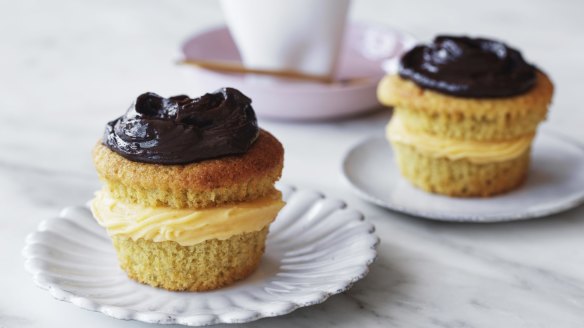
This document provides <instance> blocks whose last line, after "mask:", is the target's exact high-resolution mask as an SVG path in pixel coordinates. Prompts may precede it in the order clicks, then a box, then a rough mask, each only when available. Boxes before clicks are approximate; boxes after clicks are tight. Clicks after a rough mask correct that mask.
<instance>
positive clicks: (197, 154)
mask: <svg viewBox="0 0 584 328" xmlns="http://www.w3.org/2000/svg"><path fill="white" fill-rule="evenodd" d="M258 134H259V129H258V125H257V119H256V116H255V113H254V111H253V108H252V107H251V99H249V98H248V97H246V96H245V95H244V94H242V93H241V92H239V91H238V90H236V89H232V88H223V89H220V90H218V91H216V92H214V93H208V94H205V95H203V96H202V97H200V98H194V99H192V98H189V97H187V96H175V97H171V98H163V97H160V96H159V95H157V94H154V93H144V94H142V95H140V96H139V97H138V98H137V99H136V102H135V104H134V105H133V106H131V107H130V109H128V111H127V112H126V114H125V115H123V116H121V117H119V118H117V119H115V120H113V121H111V122H109V123H108V124H107V125H106V129H105V133H104V136H103V144H104V145H106V146H107V147H108V148H109V149H111V150H113V151H115V152H116V153H118V154H120V155H122V156H123V157H125V158H127V159H129V160H132V161H137V162H145V163H156V164H186V163H192V162H198V161H202V160H206V159H211V158H217V157H222V156H228V155H238V154H242V153H245V152H246V151H247V150H248V149H249V147H250V146H251V145H252V144H253V142H254V141H255V140H256V139H257V137H258Z"/></svg>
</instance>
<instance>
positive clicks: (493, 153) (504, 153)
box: [386, 115, 535, 164]
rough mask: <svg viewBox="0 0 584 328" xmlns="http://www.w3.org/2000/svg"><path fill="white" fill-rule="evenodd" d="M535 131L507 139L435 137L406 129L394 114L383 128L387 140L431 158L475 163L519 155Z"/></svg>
mask: <svg viewBox="0 0 584 328" xmlns="http://www.w3.org/2000/svg"><path fill="white" fill-rule="evenodd" d="M534 136H535V134H529V135H526V136H524V137H521V138H518V139H513V140H509V141H493V142H489V141H466V140H455V139H447V138H437V137H435V136H431V135H428V134H423V133H413V132H411V131H408V130H407V129H406V127H405V126H404V124H403V123H402V122H401V120H400V118H399V116H398V115H396V116H394V117H393V118H392V119H391V121H390V122H389V124H388V125H387V129H386V137H387V139H388V140H389V141H390V142H391V143H400V144H405V145H408V146H412V147H415V149H416V150H418V151H419V152H422V153H424V154H427V155H430V156H432V157H435V158H448V159H450V160H459V159H466V160H468V161H470V162H472V163H475V164H487V163H494V162H503V161H508V160H511V159H514V158H517V157H519V156H521V155H522V154H523V153H525V152H526V151H527V150H528V149H529V147H530V146H531V142H532V141H533V137H534Z"/></svg>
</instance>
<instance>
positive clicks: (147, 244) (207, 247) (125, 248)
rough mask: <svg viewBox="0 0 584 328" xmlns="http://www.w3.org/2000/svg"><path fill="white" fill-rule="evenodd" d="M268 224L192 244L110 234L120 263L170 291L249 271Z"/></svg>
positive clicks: (212, 284) (222, 281) (212, 285)
mask: <svg viewBox="0 0 584 328" xmlns="http://www.w3.org/2000/svg"><path fill="white" fill-rule="evenodd" d="M267 234H268V227H266V228H264V229H262V230H261V231H257V232H251V233H244V234H239V235H235V236H233V237H231V238H229V239H226V240H217V239H213V240H207V241H204V242H202V243H199V244H196V245H193V246H181V245H180V244H178V243H176V242H173V241H164V242H153V241H149V240H144V239H138V240H132V239H130V238H125V237H120V236H114V237H113V238H112V240H113V244H114V247H115V249H116V252H117V254H118V260H119V263H120V266H121V267H122V269H123V270H124V271H126V273H127V274H128V276H129V277H130V278H131V279H133V280H136V281H138V282H141V283H144V284H148V285H151V286H154V287H160V288H164V289H168V290H173V291H205V290H211V289H217V288H221V287H224V286H226V285H229V284H232V283H234V282H235V281H237V280H241V279H244V278H246V277H247V276H249V275H250V274H252V273H253V272H254V271H255V269H256V268H257V266H258V265H259V263H260V260H261V257H262V255H263V253H264V247H265V241H266V236H267Z"/></svg>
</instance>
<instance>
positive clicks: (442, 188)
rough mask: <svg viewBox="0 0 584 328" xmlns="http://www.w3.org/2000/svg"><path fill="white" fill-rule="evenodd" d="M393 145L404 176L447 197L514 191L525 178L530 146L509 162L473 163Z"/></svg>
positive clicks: (486, 195)
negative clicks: (436, 156) (433, 155)
mask: <svg viewBox="0 0 584 328" xmlns="http://www.w3.org/2000/svg"><path fill="white" fill-rule="evenodd" d="M392 146H393V149H394V151H395V153H396V157H397V163H398V166H399V169H400V171H401V174H402V175H403V176H404V177H405V178H407V179H408V180H409V181H410V182H411V183H412V184H414V185H415V186H417V187H419V188H421V189H423V190H425V191H428V192H432V193H437V194H443V195H448V196H455V197H477V196H482V197H488V196H493V195H496V194H501V193H504V192H507V191H510V190H513V189H515V188H517V187H519V186H520V185H521V184H522V183H523V182H524V181H525V178H526V176H527V169H528V167H529V158H530V151H529V149H528V150H527V151H526V152H524V153H523V154H522V155H521V156H519V157H517V158H514V159H511V160H508V161H503V162H496V163H489V164H474V163H472V162H470V161H468V160H449V159H447V158H435V157H432V156H429V155H426V154H424V153H421V152H419V151H417V150H416V149H415V148H414V147H412V146H409V145H403V144H399V143H393V144H392Z"/></svg>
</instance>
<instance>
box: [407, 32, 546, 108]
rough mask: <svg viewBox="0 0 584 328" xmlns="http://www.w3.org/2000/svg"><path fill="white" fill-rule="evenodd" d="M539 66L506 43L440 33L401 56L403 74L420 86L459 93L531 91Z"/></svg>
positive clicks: (481, 95) (501, 94)
mask: <svg viewBox="0 0 584 328" xmlns="http://www.w3.org/2000/svg"><path fill="white" fill-rule="evenodd" d="M536 72H537V69H536V68H535V67H534V66H533V65H531V64H529V63H527V62H526V61H525V60H524V59H523V56H522V55H521V53H520V52H519V51H518V50H516V49H514V48H511V47H509V46H508V45H506V44H505V43H502V42H499V41H495V40H489V39H483V38H469V37H465V36H438V37H436V38H435V39H434V40H433V42H432V43H430V44H428V45H419V46H416V47H414V48H413V49H412V50H410V51H409V52H407V53H406V54H405V55H404V56H403V57H402V59H401V62H400V67H399V75H400V76H401V77H402V78H404V79H408V80H411V81H412V82H414V83H416V84H417V85H418V86H420V87H422V88H426V89H431V90H434V91H437V92H440V93H444V94H448V95H451V96H456V97H467V98H499V97H510V96H515V95H519V94H522V93H525V92H527V91H529V90H530V89H531V88H532V87H533V86H534V85H535V83H536V81H537V75H536Z"/></svg>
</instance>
